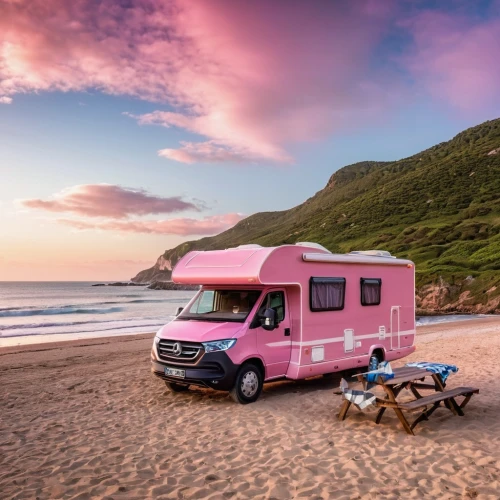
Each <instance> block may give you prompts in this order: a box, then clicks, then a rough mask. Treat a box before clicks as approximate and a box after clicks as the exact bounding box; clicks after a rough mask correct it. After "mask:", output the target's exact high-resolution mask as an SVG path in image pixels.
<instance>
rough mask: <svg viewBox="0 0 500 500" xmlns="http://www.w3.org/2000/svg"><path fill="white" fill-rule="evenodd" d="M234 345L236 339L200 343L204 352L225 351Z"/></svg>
mask: <svg viewBox="0 0 500 500" xmlns="http://www.w3.org/2000/svg"><path fill="white" fill-rule="evenodd" d="M234 344H236V339H227V340H214V341H213V342H202V345H203V347H204V348H205V352H215V351H227V350H228V349H229V348H231V347H233V345H234Z"/></svg>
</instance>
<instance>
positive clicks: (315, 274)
mask: <svg viewBox="0 0 500 500" xmlns="http://www.w3.org/2000/svg"><path fill="white" fill-rule="evenodd" d="M172 278H173V281H174V282H176V283H184V284H199V285H202V286H201V289H200V291H199V292H198V293H197V294H196V295H195V297H193V299H192V300H191V301H190V303H189V304H188V305H187V306H186V308H185V309H184V310H183V311H182V312H181V313H180V314H179V315H178V316H177V317H176V318H175V319H174V320H173V321H171V322H170V323H168V324H167V325H165V326H164V327H163V328H161V329H160V330H159V332H158V333H157V335H156V337H155V341H154V344H153V349H152V370H153V372H154V373H155V374H156V375H158V376H160V377H162V378H163V379H164V380H165V381H166V382H167V385H169V387H170V388H171V389H172V390H183V389H186V388H187V387H188V386H189V385H193V384H194V385H204V386H207V387H211V388H214V389H222V390H229V391H231V393H232V395H233V397H234V398H235V399H236V400H238V401H239V402H242V403H247V402H252V401H254V400H255V399H257V397H258V395H259V393H260V390H261V388H262V383H263V382H264V381H270V380H276V379H279V378H288V379H295V380H296V379H303V378H307V377H311V376H314V375H321V374H326V373H332V372H336V371H341V370H346V369H351V368H356V367H366V366H368V364H369V360H370V358H371V357H372V356H374V355H375V356H377V358H378V359H379V360H380V361H381V360H394V359H399V358H402V357H404V356H407V355H408V354H410V353H412V352H413V351H414V349H415V347H414V346H413V344H414V340H415V296H414V289H415V288H414V287H415V284H414V283H415V268H414V265H413V262H411V261H409V260H403V259H396V258H394V257H392V256H391V255H390V254H388V253H387V252H380V251H370V252H351V253H349V254H332V253H330V252H329V251H328V250H326V249H325V248H323V247H321V246H320V245H317V244H314V243H299V244H296V245H283V246H279V247H273V248H266V247H261V246H259V245H245V246H241V247H237V248H232V249H228V250H219V251H206V252H198V251H194V252H190V253H188V254H186V255H185V256H184V257H183V258H182V259H181V260H180V261H179V262H178V263H177V265H176V266H175V269H174V271H173V274H172Z"/></svg>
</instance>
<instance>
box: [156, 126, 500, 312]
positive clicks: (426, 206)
mask: <svg viewBox="0 0 500 500" xmlns="http://www.w3.org/2000/svg"><path fill="white" fill-rule="evenodd" d="M498 148H500V119H497V120H492V121H488V122H485V123H483V124H481V125H479V126H477V127H473V128H471V129H468V130H466V131H464V132H462V133H460V134H458V135H457V136H456V137H455V138H453V139H452V140H451V141H448V142H444V143H441V144H438V145H437V146H434V147H432V148H430V149H427V150H426V151H423V152H421V153H419V154H416V155H413V156H411V157H409V158H404V159H402V160H398V161H394V162H369V161H366V162H361V163H357V164H354V165H349V166H347V167H344V168H342V169H340V170H339V171H338V172H336V173H334V174H333V175H332V176H331V178H330V180H329V181H328V184H327V185H326V187H325V188H324V189H322V190H321V191H319V192H318V193H316V194H315V195H314V196H313V197H311V198H309V199H308V200H307V201H305V202H304V203H303V204H301V205H299V206H297V207H294V208H292V209H290V210H285V211H282V212H263V213H257V214H255V215H252V216H250V217H248V218H247V219H244V220H243V221H241V222H239V223H238V224H236V226H234V227H233V228H231V229H229V230H228V231H225V232H224V233H222V234H219V235H217V236H214V237H209V238H202V239H200V240H197V241H191V242H187V243H183V244H181V245H179V246H178V247H176V248H174V249H171V250H167V251H166V252H165V254H164V257H165V258H166V259H168V260H170V261H171V262H172V264H175V263H176V262H177V261H178V259H179V258H180V257H181V256H182V255H184V254H185V253H187V252H188V251H190V250H210V249H220V248H228V247H233V246H236V245H240V244H245V243H259V244H261V245H264V246H275V245H281V244H285V243H295V242H297V241H315V242H318V243H321V244H322V245H324V246H326V247H327V248H328V249H329V250H331V251H332V252H349V251H350V250H359V249H371V248H378V249H384V250H389V251H390V252H391V253H393V254H395V255H397V256H398V257H404V258H410V259H411V260H413V261H414V262H415V263H416V268H417V288H418V287H420V288H422V287H425V286H426V285H429V284H432V283H437V282H438V281H440V282H441V283H442V282H443V280H444V282H446V283H449V284H451V285H456V284H457V283H460V286H459V287H458V288H457V287H456V286H455V288H457V290H458V291H457V292H456V293H459V294H462V293H463V292H464V291H468V294H466V297H468V298H467V300H468V303H469V304H483V303H487V302H491V301H494V299H495V297H499V296H500V150H499V151H498V152H497V153H496V154H489V153H491V152H493V151H494V150H496V149H498ZM467 277H469V279H467V280H466V278H467ZM452 295H453V294H450V297H449V300H450V301H452V300H455V299H456V297H452ZM464 297H465V296H464Z"/></svg>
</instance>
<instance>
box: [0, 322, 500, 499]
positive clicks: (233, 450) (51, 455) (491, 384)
mask: <svg viewBox="0 0 500 500" xmlns="http://www.w3.org/2000/svg"><path fill="white" fill-rule="evenodd" d="M152 337H153V335H142V336H128V337H114V338H104V339H103V338H100V339H91V340H78V341H71V342H60V343H51V344H39V345H29V346H17V347H16V346H13V347H6V348H2V349H0V405H1V412H0V415H1V418H0V497H1V498H2V499H7V498H16V499H17V498H29V499H34V498H39V499H46V498H56V499H58V498H65V499H66V498H71V499H73V498H74V499H77V498H78V499H86V498H127V499H135V498H137V499H143V498H248V497H257V498H280V499H281V498H283V499H288V498H336V499H337V498H346V499H347V498H380V497H382V496H383V497H384V498H443V499H447V498H450V499H451V498H498V497H499V492H500V376H499V372H500V369H499V360H500V318H486V319H482V320H474V321H463V322H456V323H449V324H439V325H430V326H424V327H419V329H418V336H417V351H416V352H415V353H414V354H413V355H412V356H410V357H409V358H406V359H405V360H400V361H398V362H396V363H394V366H400V365H402V364H404V363H405V362H407V361H439V362H446V363H452V364H456V365H457V366H459V372H458V373H457V374H454V375H452V376H451V378H450V380H449V383H448V386H449V387H455V386H459V385H471V386H475V387H479V388H480V394H479V395H477V396H474V397H473V398H472V400H471V402H470V403H469V405H468V406H467V408H466V409H465V416H464V417H456V416H452V414H451V413H450V412H449V411H448V410H444V409H443V410H438V412H437V413H435V414H434V415H433V417H432V418H431V419H430V420H429V421H428V422H423V423H422V424H420V425H419V426H418V427H417V429H416V436H414V437H413V436H408V435H407V434H405V432H404V431H403V429H402V427H401V426H400V424H399V422H398V421H397V419H396V417H395V415H394V413H393V412H387V413H386V415H385V416H384V419H383V421H382V423H381V424H380V425H376V424H375V422H374V415H373V413H367V412H365V413H361V412H357V411H356V410H353V411H352V412H350V414H349V416H348V418H347V419H346V420H345V421H344V422H339V421H338V419H337V418H336V415H337V413H338V410H339V407H340V405H341V402H342V400H341V397H340V396H337V395H334V393H333V390H334V389H335V388H337V387H338V384H339V380H340V377H335V378H334V379H326V378H322V377H320V378H316V379H312V380H307V381H301V382H291V381H290V382H289V381H285V382H276V383H272V384H268V385H266V386H265V388H264V392H263V394H262V396H261V398H260V399H259V400H258V401H257V402H256V403H254V404H251V405H247V406H241V405H237V404H235V403H234V402H233V401H232V400H231V399H230V398H229V397H228V395H227V394H225V393H219V392H215V391H211V390H208V389H207V390H204V389H199V388H195V389H193V390H191V391H190V392H189V393H184V394H182V393H180V394H172V393H169V392H168V391H167V389H166V387H165V385H164V384H163V382H162V381H161V380H158V379H156V378H155V377H153V375H152V374H151V373H150V367H149V351H150V347H151V342H152Z"/></svg>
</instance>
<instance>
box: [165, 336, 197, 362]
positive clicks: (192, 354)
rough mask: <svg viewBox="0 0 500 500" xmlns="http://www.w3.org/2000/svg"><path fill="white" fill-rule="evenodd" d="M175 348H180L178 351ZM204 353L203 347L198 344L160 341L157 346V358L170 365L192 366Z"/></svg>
mask: <svg viewBox="0 0 500 500" xmlns="http://www.w3.org/2000/svg"><path fill="white" fill-rule="evenodd" d="M176 344H178V346H176ZM176 347H180V349H179V348H177V350H176ZM179 351H180V352H179ZM204 352H205V351H204V349H203V346H202V345H201V344H200V343H198V342H184V341H182V342H180V341H177V340H166V339H161V340H160V343H159V344H158V356H159V357H160V359H162V360H164V361H169V362H170V363H176V364H193V363H196V362H197V361H198V360H199V359H200V358H201V356H203V353H204Z"/></svg>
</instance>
